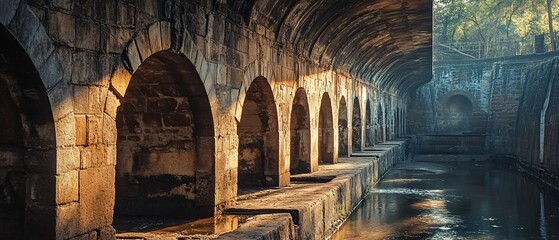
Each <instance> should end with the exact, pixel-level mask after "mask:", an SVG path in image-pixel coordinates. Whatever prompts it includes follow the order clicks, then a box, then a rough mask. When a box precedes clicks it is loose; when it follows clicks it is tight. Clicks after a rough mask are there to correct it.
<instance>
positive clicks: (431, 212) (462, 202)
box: [332, 162, 559, 240]
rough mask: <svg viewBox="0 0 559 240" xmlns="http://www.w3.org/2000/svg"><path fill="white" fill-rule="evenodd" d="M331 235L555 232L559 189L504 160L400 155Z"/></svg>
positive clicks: (527, 235) (555, 235) (551, 235)
mask: <svg viewBox="0 0 559 240" xmlns="http://www.w3.org/2000/svg"><path fill="white" fill-rule="evenodd" d="M332 239H334V240H341V239H559V194H558V192H557V191H556V190H553V189H551V188H549V187H547V186H542V184H540V182H538V181H536V180H534V179H533V178H531V177H529V176H526V174H523V173H520V172H517V171H515V170H513V169H511V168H510V167H507V166H503V165H495V164H492V163H485V162H484V163H479V162H477V163H474V162H458V163H425V162H412V163H406V164H401V165H399V166H397V167H395V168H394V169H392V170H391V171H390V172H389V173H388V174H387V175H386V176H385V178H384V179H383V180H382V181H381V182H380V183H379V184H378V185H377V187H376V188H375V189H374V190H373V192H372V193H371V194H370V195H369V196H368V198H367V199H365V200H364V201H363V203H362V204H361V206H359V207H358V208H357V209H356V210H355V212H354V213H353V214H352V215H351V216H350V217H349V219H348V220H347V222H346V223H344V225H343V226H342V227H341V228H340V230H339V231H338V232H337V233H336V234H334V235H333V236H332Z"/></svg>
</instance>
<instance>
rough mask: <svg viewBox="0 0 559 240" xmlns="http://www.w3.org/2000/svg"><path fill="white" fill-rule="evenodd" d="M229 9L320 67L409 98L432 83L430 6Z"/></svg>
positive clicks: (410, 2)
mask: <svg viewBox="0 0 559 240" xmlns="http://www.w3.org/2000/svg"><path fill="white" fill-rule="evenodd" d="M229 4H230V7H231V8H232V9H234V10H236V11H238V12H240V13H241V14H243V13H244V14H243V15H245V16H246V17H247V18H248V19H247V20H249V21H252V22H256V23H258V24H261V25H263V26H265V27H266V28H268V29H271V30H272V31H274V32H275V34H276V39H278V41H286V42H285V43H287V44H289V45H291V46H294V48H295V51H296V52H297V53H299V54H305V55H306V56H308V57H310V58H311V59H313V60H315V61H318V62H320V63H321V64H328V65H332V66H334V67H335V68H341V69H344V70H347V71H348V72H350V73H352V74H354V75H356V76H358V77H360V78H361V79H363V80H365V81H369V82H373V83H376V84H379V86H381V87H382V88H383V89H386V90H388V91H391V92H396V93H398V94H404V95H405V94H407V93H409V92H410V91H412V90H414V89H416V88H417V87H418V86H420V85H422V84H424V83H426V82H428V81H430V79H431V57H432V53H431V35H432V27H431V26H432V23H431V19H432V0H244V1H230V2H229Z"/></svg>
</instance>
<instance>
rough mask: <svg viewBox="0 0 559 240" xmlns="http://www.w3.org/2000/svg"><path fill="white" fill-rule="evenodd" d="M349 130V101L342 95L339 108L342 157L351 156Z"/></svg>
mask: <svg viewBox="0 0 559 240" xmlns="http://www.w3.org/2000/svg"><path fill="white" fill-rule="evenodd" d="M348 131H349V129H348V119H347V103H346V101H345V98H344V97H343V96H342V98H341V99H340V107H339V108H338V156H340V157H348V156H349V149H348V148H349V146H348V138H349V136H348Z"/></svg>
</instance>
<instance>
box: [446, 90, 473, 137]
mask: <svg viewBox="0 0 559 240" xmlns="http://www.w3.org/2000/svg"><path fill="white" fill-rule="evenodd" d="M445 110H446V112H447V114H446V116H447V127H446V128H447V132H463V131H470V130H471V125H472V110H473V107H472V102H471V101H470V99H468V98H467V97H466V96H464V95H461V94H457V95H453V96H451V97H450V98H448V100H447V101H446V105H445Z"/></svg>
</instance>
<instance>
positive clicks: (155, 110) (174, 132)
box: [115, 50, 215, 227]
mask: <svg viewBox="0 0 559 240" xmlns="http://www.w3.org/2000/svg"><path fill="white" fill-rule="evenodd" d="M116 121H117V131H118V141H117V149H118V150H117V164H116V182H115V185H116V196H115V216H117V217H118V218H120V219H123V218H138V217H149V218H180V219H199V218H203V217H207V216H211V215H213V208H214V195H215V194H214V193H215V190H214V185H215V184H214V179H215V176H213V174H214V173H213V172H214V171H213V169H214V167H213V166H214V165H213V162H214V156H213V155H214V154H213V152H214V126H213V118H212V112H211V107H210V103H209V99H208V96H207V94H206V90H205V88H204V84H203V82H202V80H201V79H200V76H199V75H198V73H197V71H196V69H195V67H194V65H193V64H192V62H191V61H190V60H189V59H188V58H187V57H186V56H184V55H182V54H176V53H173V52H171V51H169V50H167V51H160V52H157V53H155V54H153V55H151V56H150V57H148V58H147V59H146V60H145V61H144V62H142V64H141V65H140V66H139V67H138V69H137V70H136V71H135V72H134V74H133V75H132V78H131V80H130V83H129V85H128V88H127V89H126V93H125V95H124V97H123V98H122V99H121V105H120V107H119V108H118V111H117V120H116ZM115 227H116V226H115Z"/></svg>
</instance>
